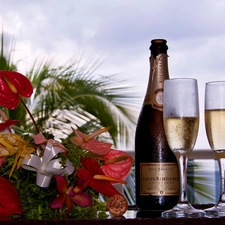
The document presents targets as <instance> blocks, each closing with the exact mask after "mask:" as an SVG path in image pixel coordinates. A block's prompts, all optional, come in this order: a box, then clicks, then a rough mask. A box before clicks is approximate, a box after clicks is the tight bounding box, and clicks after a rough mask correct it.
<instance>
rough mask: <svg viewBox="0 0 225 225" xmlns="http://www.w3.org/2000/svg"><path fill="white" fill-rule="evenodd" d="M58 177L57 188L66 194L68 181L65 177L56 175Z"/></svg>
mask: <svg viewBox="0 0 225 225" xmlns="http://www.w3.org/2000/svg"><path fill="white" fill-rule="evenodd" d="M55 179H56V183H57V189H58V191H59V193H60V194H64V193H65V194H66V192H67V181H66V178H65V177H62V176H59V175H56V176H55Z"/></svg>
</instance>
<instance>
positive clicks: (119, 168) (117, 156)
mask: <svg viewBox="0 0 225 225" xmlns="http://www.w3.org/2000/svg"><path fill="white" fill-rule="evenodd" d="M102 158H103V159H104V165H102V166H101V169H102V170H103V172H104V174H105V175H106V176H111V177H115V178H117V179H120V180H125V179H126V177H127V176H128V174H129V173H130V170H131V167H132V165H133V158H132V157H131V156H130V155H129V154H128V153H126V152H123V151H120V150H114V149H111V150H110V151H109V153H108V154H107V155H104V156H102Z"/></svg>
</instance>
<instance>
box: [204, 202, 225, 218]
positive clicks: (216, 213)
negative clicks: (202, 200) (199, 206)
mask: <svg viewBox="0 0 225 225" xmlns="http://www.w3.org/2000/svg"><path fill="white" fill-rule="evenodd" d="M204 211H205V212H206V215H207V216H208V217H210V218H217V217H225V203H222V202H219V203H218V204H217V205H215V206H213V207H211V208H208V209H205V210H204Z"/></svg>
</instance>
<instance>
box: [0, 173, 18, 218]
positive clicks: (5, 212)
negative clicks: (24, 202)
mask: <svg viewBox="0 0 225 225" xmlns="http://www.w3.org/2000/svg"><path fill="white" fill-rule="evenodd" d="M13 214H22V208H21V203H20V197H19V195H18V192H17V190H16V188H15V187H14V186H13V184H12V183H10V182H9V181H8V180H6V179H5V178H3V177H0V217H5V216H10V215H13Z"/></svg>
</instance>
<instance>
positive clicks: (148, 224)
mask: <svg viewBox="0 0 225 225" xmlns="http://www.w3.org/2000/svg"><path fill="white" fill-rule="evenodd" d="M194 207H195V208H199V209H204V208H209V207H211V205H195V206H194ZM129 211H132V213H131V214H130V215H131V216H132V215H134V218H129V216H128V217H127V218H126V217H113V218H110V219H67V220H11V221H0V225H5V224H7V225H8V224H12V225H28V224H31V225H36V224H41V225H59V224H60V225H61V224H62V225H92V224H95V225H225V217H224V218H168V219H166V218H161V217H154V218H135V213H136V212H135V210H134V209H133V208H130V209H129ZM128 214H129V212H128Z"/></svg>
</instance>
